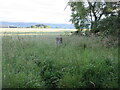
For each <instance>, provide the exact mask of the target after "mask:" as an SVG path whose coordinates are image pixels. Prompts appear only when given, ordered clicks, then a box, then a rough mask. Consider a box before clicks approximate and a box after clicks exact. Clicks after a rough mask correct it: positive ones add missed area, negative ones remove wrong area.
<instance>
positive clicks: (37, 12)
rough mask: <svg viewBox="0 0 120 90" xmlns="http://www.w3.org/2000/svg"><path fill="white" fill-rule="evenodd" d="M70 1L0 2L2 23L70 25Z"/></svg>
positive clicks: (19, 0) (33, 0)
mask: <svg viewBox="0 0 120 90" xmlns="http://www.w3.org/2000/svg"><path fill="white" fill-rule="evenodd" d="M67 1H68V0H0V21H10V22H41V23H61V24H62V23H63V24H69V23H70V22H69V19H70V15H71V12H70V8H69V7H67V9H66V10H64V8H65V7H66V4H67Z"/></svg>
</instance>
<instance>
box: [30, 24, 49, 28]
mask: <svg viewBox="0 0 120 90" xmlns="http://www.w3.org/2000/svg"><path fill="white" fill-rule="evenodd" d="M31 28H50V26H47V25H44V24H37V25H33V26H31Z"/></svg>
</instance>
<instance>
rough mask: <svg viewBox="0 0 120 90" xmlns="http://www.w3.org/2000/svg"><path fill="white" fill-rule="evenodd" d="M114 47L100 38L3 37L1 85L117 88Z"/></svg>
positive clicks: (115, 52) (116, 54)
mask: <svg viewBox="0 0 120 90" xmlns="http://www.w3.org/2000/svg"><path fill="white" fill-rule="evenodd" d="M117 50H118V48H117V47H106V46H105V45H104V44H103V43H102V41H101V40H100V38H97V37H83V36H80V37H79V36H63V44H62V45H60V46H56V45H55V36H4V37H3V62H2V66H3V73H2V74H3V88H48V87H49V88H53V87H54V88H118V81H117V80H118V52H117Z"/></svg>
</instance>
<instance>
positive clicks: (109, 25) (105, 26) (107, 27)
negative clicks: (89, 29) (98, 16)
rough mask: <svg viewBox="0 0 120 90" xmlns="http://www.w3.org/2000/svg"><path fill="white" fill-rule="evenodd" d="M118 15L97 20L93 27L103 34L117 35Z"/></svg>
mask: <svg viewBox="0 0 120 90" xmlns="http://www.w3.org/2000/svg"><path fill="white" fill-rule="evenodd" d="M118 26H119V22H118V17H116V16H111V17H108V18H106V19H102V20H101V21H99V22H98V25H97V26H96V27H94V29H95V30H99V32H100V33H102V34H104V35H113V36H117V37H118V32H119V28H118Z"/></svg>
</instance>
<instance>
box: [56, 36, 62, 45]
mask: <svg viewBox="0 0 120 90" xmlns="http://www.w3.org/2000/svg"><path fill="white" fill-rule="evenodd" d="M56 44H57V45H61V44H62V37H56Z"/></svg>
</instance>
